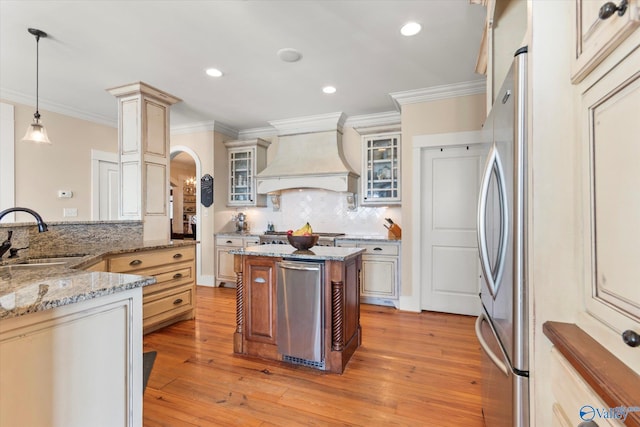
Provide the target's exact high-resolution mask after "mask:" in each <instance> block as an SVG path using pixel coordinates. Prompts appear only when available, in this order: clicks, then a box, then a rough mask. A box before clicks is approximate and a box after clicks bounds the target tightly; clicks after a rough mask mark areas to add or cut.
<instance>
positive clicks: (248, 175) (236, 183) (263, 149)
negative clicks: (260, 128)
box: [224, 138, 271, 207]
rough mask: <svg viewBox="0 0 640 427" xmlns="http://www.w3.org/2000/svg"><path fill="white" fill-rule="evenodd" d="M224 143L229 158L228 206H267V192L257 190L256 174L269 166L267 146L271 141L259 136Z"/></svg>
mask: <svg viewBox="0 0 640 427" xmlns="http://www.w3.org/2000/svg"><path fill="white" fill-rule="evenodd" d="M224 144H225V146H226V147H227V153H228V159H229V185H228V197H227V206H261V207H264V206H266V205H267V196H266V194H257V191H256V174H257V173H258V172H261V171H262V170H263V169H264V168H265V167H266V166H267V147H269V145H270V144H271V143H270V142H269V141H265V140H263V139H260V138H257V139H252V140H246V141H227V142H225V143H224Z"/></svg>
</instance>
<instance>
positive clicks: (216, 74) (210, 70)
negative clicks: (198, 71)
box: [207, 68, 222, 77]
mask: <svg viewBox="0 0 640 427" xmlns="http://www.w3.org/2000/svg"><path fill="white" fill-rule="evenodd" d="M207 74H208V75H210V76H211V77H222V71H220V70H218V69H217V68H208V69H207Z"/></svg>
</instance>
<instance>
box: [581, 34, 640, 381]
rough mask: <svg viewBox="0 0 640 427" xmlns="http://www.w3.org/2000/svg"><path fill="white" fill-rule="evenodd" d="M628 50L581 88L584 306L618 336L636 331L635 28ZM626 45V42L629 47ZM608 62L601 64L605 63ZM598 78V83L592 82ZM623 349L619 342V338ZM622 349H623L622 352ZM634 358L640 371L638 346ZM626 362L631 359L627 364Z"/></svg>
mask: <svg viewBox="0 0 640 427" xmlns="http://www.w3.org/2000/svg"><path fill="white" fill-rule="evenodd" d="M628 41H629V42H633V45H634V46H635V48H634V50H633V51H632V53H631V54H630V55H628V56H626V57H625V58H624V59H623V60H621V61H619V62H617V63H615V64H613V65H612V66H611V67H608V68H607V69H602V67H598V69H597V70H595V71H594V72H593V73H592V74H593V75H590V76H589V77H588V78H587V79H585V82H584V83H585V84H581V85H580V86H579V87H580V88H581V99H580V119H581V125H582V129H581V141H582V143H581V149H582V150H583V153H582V154H583V156H582V170H583V186H584V188H585V193H586V194H587V197H585V198H584V199H585V200H584V202H583V203H584V206H583V212H584V213H585V217H584V222H585V224H586V225H587V227H586V228H587V230H588V231H589V237H588V238H587V239H586V241H585V246H586V250H585V260H584V265H585V271H584V274H585V277H587V278H589V279H590V280H587V281H585V282H586V283H584V287H585V292H584V295H585V306H586V309H587V312H588V313H589V314H590V315H591V316H592V318H594V319H600V320H601V321H602V324H604V325H606V326H607V327H608V328H611V330H612V332H613V331H615V333H616V335H618V337H619V336H620V334H621V333H622V332H623V331H626V330H633V331H635V332H636V333H640V287H639V286H638V285H637V283H638V279H640V264H638V262H637V260H638V257H639V256H640V250H639V249H638V246H637V244H636V242H637V241H638V240H639V239H640V227H639V226H638V218H639V217H640V198H639V197H638V182H640V169H638V162H637V161H638V158H640V141H639V139H638V135H640V121H639V120H638V117H639V116H638V105H640V74H639V73H638V70H640V30H638V31H636V32H635V33H634V34H633V35H632V36H631V37H630V38H629V40H628ZM627 46H628V45H627ZM610 63H611V61H606V62H603V64H602V65H609V64H610ZM594 79H597V80H595V81H592V80H594ZM617 340H618V342H619V343H620V345H622V339H621V338H617ZM621 351H622V349H621ZM635 352H636V357H635V358H634V357H631V358H630V360H631V361H632V362H631V363H632V364H633V366H632V368H633V369H635V370H636V371H638V372H640V357H638V356H640V347H637V348H636V349H635ZM627 363H629V362H627Z"/></svg>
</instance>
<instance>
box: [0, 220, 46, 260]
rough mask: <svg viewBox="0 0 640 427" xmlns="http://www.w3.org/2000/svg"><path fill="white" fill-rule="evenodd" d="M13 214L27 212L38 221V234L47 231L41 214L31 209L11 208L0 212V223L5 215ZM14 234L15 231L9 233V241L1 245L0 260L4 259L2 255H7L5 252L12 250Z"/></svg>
mask: <svg viewBox="0 0 640 427" xmlns="http://www.w3.org/2000/svg"><path fill="white" fill-rule="evenodd" d="M11 212H26V213H29V214H31V215H33V217H34V218H35V219H36V222H37V223H38V232H40V233H42V232H45V231H47V224H45V222H44V221H43V220H42V217H41V216H40V214H39V213H37V212H36V211H34V210H32V209H29V208H9V209H5V210H3V211H2V212H0V221H2V218H4V216H5V215H7V214H9V213H11ZM12 234H13V231H9V232H8V233H7V239H6V240H5V241H4V242H2V244H1V245H0V258H1V257H2V255H4V254H5V252H7V251H8V250H9V249H10V248H11V235H12Z"/></svg>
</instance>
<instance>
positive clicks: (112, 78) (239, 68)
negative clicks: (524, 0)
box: [0, 0, 485, 130]
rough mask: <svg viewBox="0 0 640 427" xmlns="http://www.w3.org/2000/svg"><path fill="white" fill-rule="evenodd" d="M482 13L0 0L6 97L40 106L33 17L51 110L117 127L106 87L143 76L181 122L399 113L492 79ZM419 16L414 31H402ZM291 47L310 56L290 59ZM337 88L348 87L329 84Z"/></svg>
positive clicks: (308, 0) (296, 4)
mask: <svg viewBox="0 0 640 427" xmlns="http://www.w3.org/2000/svg"><path fill="white" fill-rule="evenodd" d="M484 15H485V9H484V8H483V7H482V6H478V5H473V4H469V1H468V0H409V1H403V0H386V1H369V0H351V1H338V0H322V1H320V0H315V1H312V0H289V1H276V0H247V1H240V0H233V1H222V0H217V1H95V0H85V1H55V0H49V1H30V0H18V1H7V0H0V97H2V98H3V99H7V100H9V101H15V102H22V103H26V104H28V105H35V57H36V42H35V37H34V36H32V35H31V34H29V33H28V32H27V28H29V27H34V28H38V29H41V30H43V31H45V32H47V33H48V34H49V37H48V38H46V39H41V40H40V107H41V109H44V110H47V109H48V110H52V111H59V112H65V113H67V114H72V115H76V116H81V117H84V118H90V119H92V120H94V121H97V122H101V123H107V124H111V125H115V123H116V120H117V110H116V101H115V98H114V97H113V96H112V95H110V94H109V93H107V92H106V90H105V89H107V88H111V87H114V86H120V85H124V84H127V83H132V82H136V81H143V82H145V83H147V84H150V85H152V86H154V87H156V88H158V89H161V90H164V91H166V92H168V93H170V94H171V95H174V96H176V97H179V98H181V99H182V100H183V101H182V102H181V103H179V104H175V105H174V106H173V107H172V110H171V111H172V113H171V114H172V115H171V126H172V128H175V127H185V126H193V125H196V124H202V125H209V124H211V123H215V126H216V127H217V126H219V125H220V126H223V127H226V128H231V129H234V130H246V129H259V128H264V127H267V126H269V123H268V122H269V121H272V120H284V119H289V118H295V117H303V116H311V115H317V114H326V113H333V112H338V111H341V112H344V113H345V114H346V115H347V116H350V117H351V116H363V115H372V114H377V113H384V112H389V111H396V110H397V108H396V105H395V103H394V102H393V99H392V97H391V96H390V94H391V93H398V92H407V91H417V90H421V89H425V88H433V87H436V86H442V85H458V84H467V83H468V82H476V83H477V82H479V81H480V82H483V81H484V77H483V76H480V75H478V74H475V73H474V68H475V62H476V57H477V53H478V49H479V46H480V40H481V34H482V29H483V25H484ZM409 20H415V21H417V22H419V23H421V24H422V26H423V31H422V32H421V33H420V34H418V35H417V36H414V37H404V36H401V35H400V33H399V29H400V27H401V25H402V24H403V23H405V22H406V21H409ZM281 48H295V49H297V50H299V51H300V52H301V53H302V55H303V58H302V60H301V61H299V62H296V63H287V62H283V61H281V60H280V59H279V58H278V57H277V56H276V52H277V51H278V50H279V49H281ZM209 67H216V68H219V69H221V70H222V71H223V72H224V73H225V75H224V76H223V77H222V78H218V79H214V78H211V77H209V76H207V75H206V74H205V73H204V70H205V69H206V68H209ZM327 84H331V85H334V86H336V87H337V89H338V91H337V92H336V93H335V94H333V95H326V94H324V93H322V91H321V89H322V87H323V86H325V85H327ZM43 121H44V122H45V124H46V117H44V116H43Z"/></svg>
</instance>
